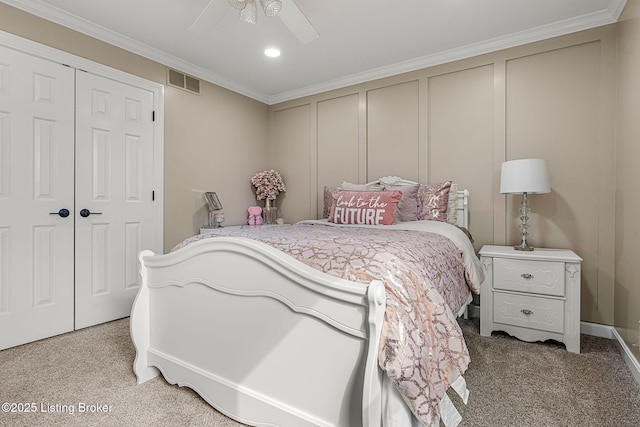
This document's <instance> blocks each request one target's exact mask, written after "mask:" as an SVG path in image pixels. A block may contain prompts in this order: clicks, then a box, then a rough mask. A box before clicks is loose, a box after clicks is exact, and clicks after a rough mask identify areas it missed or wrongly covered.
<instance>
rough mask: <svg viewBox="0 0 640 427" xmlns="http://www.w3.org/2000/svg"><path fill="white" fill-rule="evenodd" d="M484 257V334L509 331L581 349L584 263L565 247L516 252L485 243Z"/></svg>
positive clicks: (482, 300)
mask: <svg viewBox="0 0 640 427" xmlns="http://www.w3.org/2000/svg"><path fill="white" fill-rule="evenodd" d="M480 261H481V262H482V265H483V267H484V269H485V274H486V280H485V282H484V284H483V285H482V286H481V289H480V335H483V336H490V335H491V332H493V331H504V332H506V333H508V334H510V335H512V336H514V337H517V338H519V339H521V340H524V341H544V340H548V339H554V340H556V341H560V342H563V343H564V344H565V345H566V347H567V350H568V351H570V352H572V353H580V267H581V262H582V258H580V257H579V256H578V255H576V254H575V253H574V252H573V251H570V250H566V249H535V250H534V251H531V252H527V251H517V250H515V249H513V247H512V246H489V245H485V246H483V247H482V249H481V250H480Z"/></svg>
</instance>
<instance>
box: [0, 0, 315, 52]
mask: <svg viewBox="0 0 640 427" xmlns="http://www.w3.org/2000/svg"><path fill="white" fill-rule="evenodd" d="M0 1H1V0H0ZM258 3H260V9H262V11H263V12H264V14H265V16H270V17H271V16H277V17H278V18H279V19H280V20H281V21H282V23H283V24H284V25H285V26H286V27H287V28H288V29H289V31H291V33H293V35H294V36H296V38H297V39H298V40H299V41H300V43H302V44H307V43H311V42H312V41H314V40H316V39H317V38H318V37H319V34H318V31H316V29H315V28H314V27H313V25H311V22H309V20H308V19H307V17H306V16H305V15H304V13H302V11H301V10H300V9H298V7H297V6H296V4H295V1H294V0H226V1H225V0H209V3H207V6H205V8H204V9H203V10H202V12H200V14H199V15H198V17H197V18H196V19H195V21H193V23H192V24H191V26H189V31H192V32H194V33H196V34H209V33H210V32H211V30H212V29H213V28H214V27H215V26H216V25H218V24H219V23H220V21H222V19H223V18H224V16H225V15H226V13H227V12H228V11H229V7H231V8H233V9H235V10H238V11H239V12H240V13H239V14H240V20H241V21H245V22H249V23H251V24H256V23H257V21H258Z"/></svg>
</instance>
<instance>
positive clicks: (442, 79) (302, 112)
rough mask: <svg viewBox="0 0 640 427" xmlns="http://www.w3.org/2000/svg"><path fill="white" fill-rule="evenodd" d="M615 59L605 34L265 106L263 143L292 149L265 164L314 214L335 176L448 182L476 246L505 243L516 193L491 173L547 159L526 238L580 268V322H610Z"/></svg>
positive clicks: (611, 34)
mask: <svg viewBox="0 0 640 427" xmlns="http://www.w3.org/2000/svg"><path fill="white" fill-rule="evenodd" d="M615 62H616V31H615V26H608V27H602V28H598V29H594V30H590V31H585V32H581V33H577V34H573V35H569V36H565V37H560V38H556V39H552V40H547V41H543V42H539V43H534V44H530V45H526V46H522V47H518V48H513V49H509V50H505V51H500V52H496V53H492V54H487V55H483V56H481V57H476V58H472V59H469V60H464V61H459V62H455V63H451V64H446V65H442V66H437V67H432V68H428V69H424V70H419V71H415V72H411V73H407V74H404V75H400V76H395V77H392V78H387V79H381V80H376V81H372V82H367V83H364V84H360V85H355V86H352V87H347V88H343V89H340V90H336V91H331V92H327V93H323V94H319V95H314V96H310V97H306V98H302V99H299V100H294V101H289V102H285V103H282V104H278V105H273V106H271V107H270V117H271V124H272V126H273V129H272V132H273V133H272V136H273V137H272V139H271V145H272V146H276V147H277V146H280V145H281V144H282V143H283V141H284V140H286V141H288V142H287V144H288V149H287V150H279V151H277V153H278V154H277V155H278V157H277V158H274V159H273V161H274V162H277V163H278V165H279V167H281V168H283V169H284V170H288V169H291V170H293V169H294V168H295V170H296V172H297V173H300V174H302V175H298V174H296V180H301V179H303V180H304V182H305V184H307V183H308V184H309V186H310V192H309V193H304V194H302V193H299V194H296V195H294V194H287V197H286V199H283V200H282V201H281V203H282V208H283V212H287V213H289V215H288V218H287V219H288V220H289V221H295V220H299V219H304V218H308V217H317V216H318V215H319V213H320V212H321V211H322V189H323V187H324V186H333V185H337V184H339V183H340V182H341V181H342V180H348V181H354V180H358V181H359V182H366V181H370V180H373V179H375V178H378V177H380V176H383V175H400V176H402V177H405V178H407V179H411V180H420V181H421V182H438V181H444V180H454V181H456V182H457V183H458V184H459V185H461V186H462V187H464V188H468V189H469V190H470V191H471V199H470V205H471V219H470V230H471V232H472V234H473V236H474V238H475V246H476V248H477V249H479V248H480V247H481V246H482V245H483V244H494V243H495V244H513V243H516V242H517V241H518V238H519V236H518V230H517V227H516V225H517V223H518V207H519V203H520V200H521V197H517V196H508V197H506V196H503V195H501V194H499V179H500V166H501V163H502V162H503V161H504V160H510V159H516V158H524V157H543V158H545V159H547V160H548V161H549V165H550V169H551V180H552V193H551V194H547V195H536V196H532V197H531V203H532V207H533V209H532V210H533V213H532V215H531V216H532V220H531V223H532V230H531V237H530V240H531V242H532V243H533V244H534V245H539V246H541V247H558V248H571V249H573V250H574V251H575V252H577V253H578V254H579V255H580V256H582V257H583V258H584V264H583V276H582V281H583V285H582V319H583V320H585V321H591V322H597V323H604V324H613V319H614V304H613V298H614V293H613V287H614V282H613V275H614V227H615V222H614V216H613V215H612V212H611V206H613V204H614V196H613V194H614V177H615V114H614V113H615V107H616V105H615V93H616V87H615V82H616V74H615V71H616V67H615ZM293 111H298V113H297V114H292V112H293ZM282 114H286V115H287V118H288V119H287V120H278V117H279V116H281V115H282ZM296 118H297V119H296ZM296 140H299V141H301V143H303V144H304V151H305V152H308V153H309V157H308V158H303V157H301V156H302V155H303V152H302V151H301V150H300V149H295V147H294V146H293V145H291V144H292V143H294V141H296ZM273 153H275V152H273ZM301 162H302V163H304V164H305V167H306V169H304V168H302V167H301V166H300V163H301ZM307 163H309V164H308V165H307ZM294 207H295V208H294ZM307 207H308V208H307Z"/></svg>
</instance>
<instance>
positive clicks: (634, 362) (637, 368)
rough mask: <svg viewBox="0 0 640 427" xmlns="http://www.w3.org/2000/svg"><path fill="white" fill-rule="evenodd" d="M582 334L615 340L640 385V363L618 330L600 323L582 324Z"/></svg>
mask: <svg viewBox="0 0 640 427" xmlns="http://www.w3.org/2000/svg"><path fill="white" fill-rule="evenodd" d="M580 333H581V334H585V335H592V336H596V337H601V338H609V339H613V340H615V342H616V345H617V346H618V350H620V354H621V355H622V358H623V359H624V361H625V363H626V364H627V366H628V367H629V370H630V371H631V374H632V375H633V377H634V378H635V379H636V382H637V383H638V384H640V363H639V362H638V359H636V357H635V355H634V354H633V352H632V351H631V349H630V348H629V346H628V345H627V343H626V342H624V340H623V339H622V337H621V336H620V334H618V331H616V328H614V327H613V326H608V325H600V324H598V323H588V322H580Z"/></svg>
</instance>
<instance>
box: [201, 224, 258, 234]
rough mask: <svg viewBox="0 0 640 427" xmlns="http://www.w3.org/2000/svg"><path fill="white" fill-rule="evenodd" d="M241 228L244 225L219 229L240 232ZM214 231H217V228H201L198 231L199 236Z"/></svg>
mask: <svg viewBox="0 0 640 427" xmlns="http://www.w3.org/2000/svg"><path fill="white" fill-rule="evenodd" d="M242 227H244V225H229V226H224V227H219V228H226V229H229V230H240V229H241V228H242ZM247 227H248V226H247ZM215 230H218V228H209V227H202V228H201V229H200V233H199V234H207V233H211V232H212V231H215Z"/></svg>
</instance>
